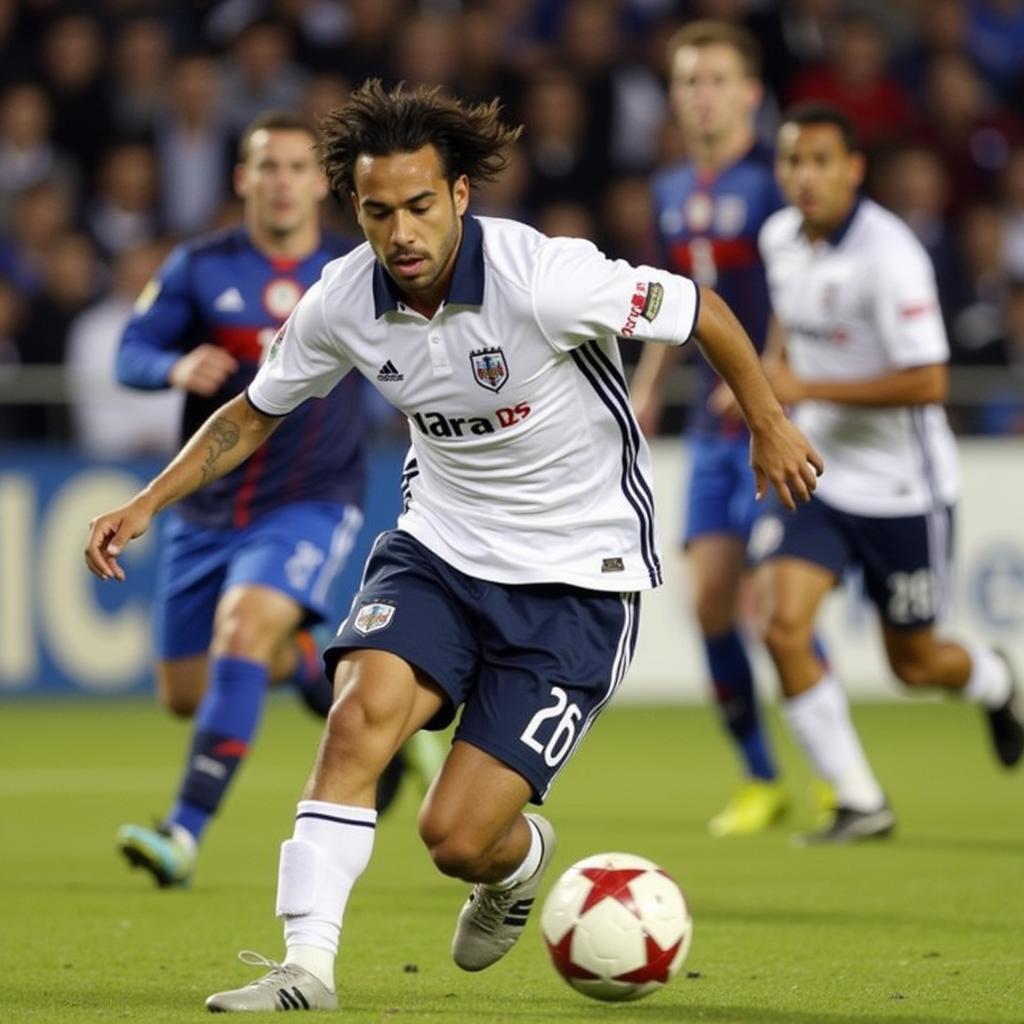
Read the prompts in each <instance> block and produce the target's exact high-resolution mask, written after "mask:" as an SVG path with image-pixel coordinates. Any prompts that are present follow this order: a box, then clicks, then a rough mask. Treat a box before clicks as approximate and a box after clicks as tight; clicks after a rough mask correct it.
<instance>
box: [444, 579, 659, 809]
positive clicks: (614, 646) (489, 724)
mask: <svg viewBox="0 0 1024 1024" xmlns="http://www.w3.org/2000/svg"><path fill="white" fill-rule="evenodd" d="M478 608H479V613H480V617H481V634H482V647H483V651H482V658H481V663H480V670H479V676H478V679H477V682H476V685H475V686H474V687H473V689H472V691H471V692H470V693H469V694H468V695H467V698H466V703H465V707H464V709H463V713H462V717H461V719H460V721H459V725H458V728H457V729H456V732H455V738H456V739H457V740H462V741H464V742H466V743H469V744H471V745H472V746H475V747H477V748H478V749H480V750H482V751H484V752H485V753H487V754H490V755H491V756H492V757H494V758H495V759H497V760H498V761H500V762H502V763H503V764H505V765H506V766H508V767H509V768H511V769H512V770H513V771H514V772H516V773H518V774H519V775H520V776H522V778H523V779H525V780H526V782H527V783H529V785H530V788H531V792H532V799H533V800H534V802H536V803H540V802H542V801H543V799H544V797H545V795H546V794H547V792H548V789H549V788H550V786H551V784H552V782H553V781H554V779H555V777H556V776H557V775H558V773H559V772H560V771H561V769H562V768H563V767H564V766H565V764H566V763H567V762H568V760H569V758H570V757H571V756H572V754H573V752H574V751H575V750H576V748H577V746H578V745H579V743H580V741H581V740H582V738H583V736H584V735H585V734H586V732H587V730H588V729H589V728H590V726H591V725H592V724H593V722H594V721H595V719H596V718H597V716H598V715H599V714H600V712H601V711H602V710H603V709H604V708H605V707H606V706H607V704H608V702H609V701H610V700H611V698H612V696H613V695H614V693H615V691H616V689H617V688H618V686H619V684H620V683H621V681H622V678H623V676H624V675H625V672H626V670H627V669H628V667H629V663H630V661H631V660H632V656H633V651H634V648H635V645H636V634H637V629H638V626H639V611H640V598H639V595H638V594H632V593H630V594H618V593H609V592H599V591H589V590H578V589H576V588H573V587H565V586H560V585H559V586H548V585H545V586H518V587H511V586H502V585H501V584H487V585H485V586H484V587H483V589H482V590H481V594H480V599H479V605H478Z"/></svg>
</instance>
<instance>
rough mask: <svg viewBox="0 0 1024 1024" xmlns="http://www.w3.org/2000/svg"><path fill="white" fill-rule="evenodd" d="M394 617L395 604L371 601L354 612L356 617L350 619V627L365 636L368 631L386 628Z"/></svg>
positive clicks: (374, 631) (373, 631) (372, 631)
mask: <svg viewBox="0 0 1024 1024" xmlns="http://www.w3.org/2000/svg"><path fill="white" fill-rule="evenodd" d="M394 617H395V606H394V605H393V604H388V603H387V602H385V601H371V602H370V603H369V604H364V605H363V606H362V607H361V608H360V609H359V611H357V612H356V617H355V619H353V620H352V628H353V629H354V630H355V631H356V632H357V633H362V635H363V636H367V635H368V634H370V633H376V632H378V631H379V630H382V629H386V628H387V627H388V626H390V625H391V620H392V619H393V618H394Z"/></svg>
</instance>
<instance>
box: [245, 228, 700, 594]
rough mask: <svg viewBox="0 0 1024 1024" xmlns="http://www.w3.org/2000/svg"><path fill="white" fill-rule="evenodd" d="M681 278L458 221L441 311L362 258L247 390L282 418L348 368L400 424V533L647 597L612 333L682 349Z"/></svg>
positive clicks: (518, 576)
mask: <svg viewBox="0 0 1024 1024" xmlns="http://www.w3.org/2000/svg"><path fill="white" fill-rule="evenodd" d="M698 303H699V293H698V291H697V288H696V285H694V283H693V282H692V281H690V280H689V279H687V278H684V277H679V276H676V275H673V274H670V273H668V272H666V271H664V270H657V269H654V268H652V267H633V266H631V265H629V264H627V263H623V262H621V261H617V262H613V261H610V260H608V259H606V258H605V257H604V256H603V255H602V254H601V253H600V252H599V251H598V250H597V249H596V248H595V247H594V246H593V245H592V244H590V243H589V242H585V241H582V240H579V239H568V238H547V237H545V236H544V235H541V234H540V233H538V232H537V231H534V230H533V229H532V228H530V227H527V226H526V225H523V224H519V223H517V222H515V221H506V220H497V219H493V218H474V217H470V216H466V217H465V218H464V221H463V240H462V244H461V246H460V249H459V254H458V257H457V261H456V265H455V270H454V274H453V278H452V283H451V288H450V290H449V294H448V299H447V301H446V302H445V303H444V305H442V307H441V308H440V309H439V310H438V311H437V312H436V313H435V315H434V317H433V319H430V320H428V319H426V318H425V317H423V316H421V315H420V314H418V313H416V312H415V311H414V310H412V309H410V308H409V307H407V306H406V305H405V304H404V303H403V301H402V298H401V296H400V294H399V293H398V292H397V291H396V289H395V286H394V284H393V282H392V281H391V279H390V277H389V276H388V275H387V274H386V272H385V271H384V270H383V268H382V267H381V266H380V264H379V263H378V262H377V261H376V259H375V258H374V255H373V252H372V250H371V249H370V247H369V245H368V244H364V245H362V246H360V247H359V248H357V249H355V250H353V251H352V252H351V253H349V254H348V255H347V256H344V257H343V258H341V259H340V260H336V261H334V262H332V263H329V264H328V265H327V266H326V267H325V268H324V271H323V274H322V276H321V279H320V281H319V282H318V283H317V284H316V285H314V286H313V287H312V288H311V289H310V290H309V292H307V294H306V295H305V296H304V298H303V299H302V301H301V302H300V303H299V305H298V306H297V307H296V309H295V311H294V313H293V314H292V316H291V317H290V319H289V320H288V323H287V324H286V325H285V327H284V328H283V329H282V332H281V334H279V336H278V339H277V340H276V341H275V343H274V345H272V347H271V352H270V354H269V355H268V358H267V361H266V362H265V363H264V365H263V367H262V368H261V370H260V372H259V374H258V375H257V377H256V379H255V380H254V381H253V383H252V384H251V385H250V386H249V397H250V400H251V401H252V403H253V405H254V406H255V407H256V408H257V409H260V410H262V411H264V412H266V413H270V414H274V415H281V414H285V413H287V412H289V411H290V410H291V409H294V408H295V407H296V406H297V405H298V404H299V403H300V402H302V401H303V400H304V399H306V398H309V397H311V396H321V397H322V396H323V395H326V394H327V393H328V392H329V391H330V390H331V388H333V387H334V386H335V385H336V384H337V383H338V381H339V380H340V379H341V378H342V377H343V376H344V375H345V374H346V373H348V372H349V371H350V370H352V369H356V370H358V371H359V372H360V373H361V374H362V375H363V376H364V377H366V378H367V380H369V381H370V382H371V383H372V384H373V385H374V386H375V387H376V388H377V389H378V390H379V391H380V393H381V394H382V395H383V396H384V397H385V398H386V399H387V400H388V401H389V402H391V403H392V404H393V405H395V406H396V407H397V408H399V409H400V410H401V411H402V412H403V413H404V414H405V415H406V417H408V420H409V426H410V435H411V437H412V447H411V448H410V451H409V457H408V459H407V461H406V466H405V471H404V473H403V478H402V484H403V490H404V492H405V498H406V508H405V511H404V512H403V514H402V515H401V517H400V518H399V521H398V525H399V527H400V528H401V529H403V530H405V531H407V532H408V533H410V534H412V535H413V536H414V537H416V538H417V540H419V541H420V542H421V543H423V544H424V545H426V547H428V548H429V549H430V550H431V551H433V552H435V553H436V554H437V555H439V556H440V557H441V558H443V559H445V561H447V562H448V563H449V564H451V565H453V566H455V568H457V569H460V570H461V571H463V572H465V573H468V574H470V575H472V576H476V577H478V578H480V579H485V580H493V581H497V582H502V583H537V582H562V583H569V584H572V585H575V586H579V587H587V588H590V589H594V590H611V591H630V590H640V589H646V588H649V587H653V586H657V585H658V584H659V583H660V582H661V567H660V560H659V553H658V545H657V540H656V537H655V530H654V503H653V496H652V488H651V477H650V455H649V452H648V450H647V446H646V444H645V442H644V439H643V436H642V434H641V433H640V430H639V429H638V427H637V425H636V421H635V420H634V418H633V414H632V411H631V409H630V405H629V398H628V394H627V390H626V382H625V379H624V377H623V373H622V364H621V360H620V357H619V351H618V343H617V341H616V335H618V334H625V335H633V336H635V337H637V338H640V339H643V340H656V341H662V342H666V343H670V344H682V343H683V342H684V341H686V340H687V338H688V337H689V336H690V334H691V332H692V330H693V327H694V324H695V322H696V319H697V311H698Z"/></svg>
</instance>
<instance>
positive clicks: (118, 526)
mask: <svg viewBox="0 0 1024 1024" xmlns="http://www.w3.org/2000/svg"><path fill="white" fill-rule="evenodd" d="M152 518H153V512H152V510H151V509H150V508H149V506H148V505H147V504H146V503H145V502H144V501H143V500H142V499H141V498H140V497H136V498H133V499H132V500H131V501H130V502H128V504H127V505H122V506H121V507H120V508H115V509H114V510H113V511H112V512H106V513H104V514H103V515H101V516H97V517H96V518H95V519H93V520H92V522H91V523H89V541H88V543H87V544H86V546H85V564H86V565H87V566H88V567H89V572H91V573H92V574H93V575H94V576H98V577H99V578H100V579H101V580H111V579H114V580H121V581H122V582H123V581H124V569H122V568H121V566H120V565H118V562H117V558H118V555H120V554H121V552H122V551H123V550H124V546H125V545H126V544H127V543H128V542H129V541H130V540H135V538H136V537H141V536H142V535H143V534H144V533H145V532H146V530H148V529H149V524H150V521H151V520H152Z"/></svg>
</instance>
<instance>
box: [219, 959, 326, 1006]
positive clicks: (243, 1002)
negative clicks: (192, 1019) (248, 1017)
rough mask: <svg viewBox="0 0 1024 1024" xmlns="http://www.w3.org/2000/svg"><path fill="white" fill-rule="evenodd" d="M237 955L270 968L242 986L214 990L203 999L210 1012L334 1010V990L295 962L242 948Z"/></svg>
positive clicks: (245, 962)
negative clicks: (269, 958) (281, 960)
mask: <svg viewBox="0 0 1024 1024" xmlns="http://www.w3.org/2000/svg"><path fill="white" fill-rule="evenodd" d="M238 959H239V960H241V961H242V963H244V964H251V965H252V966H253V967H269V968H270V970H269V971H267V973H266V974H264V975H263V977H262V978H257V979H256V980H255V981H251V982H250V983H249V984H248V985H245V986H244V987H242V988H235V989H232V990H231V991H229V992H215V993H214V994H213V995H212V996H210V997H209V999H207V1000H206V1008H207V1009H208V1010H209V1011H210V1012H211V1013H246V1012H259V1011H263V1012H268V1011H275V1010H336V1009H337V1008H338V994H337V993H336V992H332V991H331V990H330V989H329V988H327V986H326V985H324V983H323V982H322V981H320V980H319V978H315V977H313V975H312V974H310V973H309V971H307V970H306V969H305V967H299V966H298V964H279V963H276V962H275V961H273V960H268V959H267V958H266V957H265V956H261V955H260V954H259V953H253V952H252V950H248V949H243V950H242V952H241V953H239V954H238Z"/></svg>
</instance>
